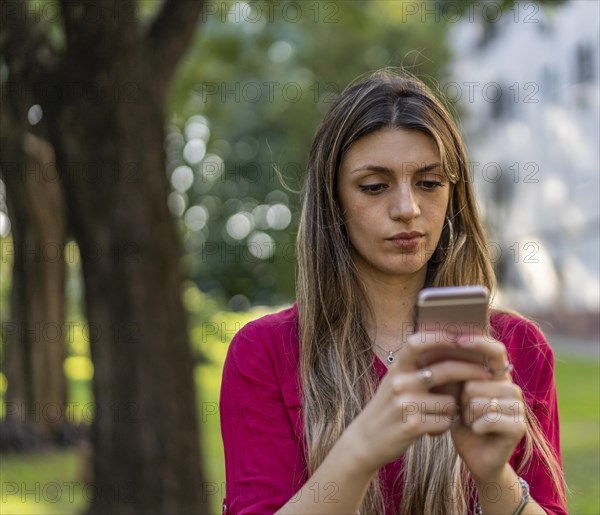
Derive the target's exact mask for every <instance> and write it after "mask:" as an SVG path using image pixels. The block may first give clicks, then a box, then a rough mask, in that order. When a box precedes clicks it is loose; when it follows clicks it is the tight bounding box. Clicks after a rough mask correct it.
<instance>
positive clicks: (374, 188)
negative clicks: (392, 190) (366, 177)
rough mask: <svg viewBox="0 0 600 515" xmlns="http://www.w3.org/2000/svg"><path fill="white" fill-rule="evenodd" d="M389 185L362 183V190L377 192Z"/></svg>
mask: <svg viewBox="0 0 600 515" xmlns="http://www.w3.org/2000/svg"><path fill="white" fill-rule="evenodd" d="M387 187H388V186H387V184H363V185H360V190H361V191H364V192H365V193H370V194H375V193H380V192H382V191H383V190H384V189H386V188H387Z"/></svg>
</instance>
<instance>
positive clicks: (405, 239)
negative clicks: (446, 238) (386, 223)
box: [388, 231, 423, 250]
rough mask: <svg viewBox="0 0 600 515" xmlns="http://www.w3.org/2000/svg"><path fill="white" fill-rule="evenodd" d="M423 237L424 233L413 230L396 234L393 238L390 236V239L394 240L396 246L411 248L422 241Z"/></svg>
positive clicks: (393, 243)
mask: <svg viewBox="0 0 600 515" xmlns="http://www.w3.org/2000/svg"><path fill="white" fill-rule="evenodd" d="M422 238H423V234H422V233H420V232H418V231H411V232H402V233H398V234H395V235H394V236H392V237H391V238H388V241H390V242H392V245H394V246H395V247H398V248H400V249H407V250H410V249H414V248H416V247H417V246H418V245H419V243H420V242H421V239H422Z"/></svg>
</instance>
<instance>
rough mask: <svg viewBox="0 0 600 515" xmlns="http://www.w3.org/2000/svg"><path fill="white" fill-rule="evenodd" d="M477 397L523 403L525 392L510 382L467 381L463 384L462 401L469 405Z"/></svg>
mask: <svg viewBox="0 0 600 515" xmlns="http://www.w3.org/2000/svg"><path fill="white" fill-rule="evenodd" d="M475 397H487V398H488V399H491V398H493V397H496V398H504V399H513V400H516V401H522V400H523V391H522V390H521V388H519V386H517V385H516V384H515V383H512V382H509V381H466V382H465V383H464V384H463V389H462V393H461V401H462V402H463V403H468V402H471V401H472V400H473V399H474V398H475Z"/></svg>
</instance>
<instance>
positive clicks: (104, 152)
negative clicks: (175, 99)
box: [48, 1, 208, 514]
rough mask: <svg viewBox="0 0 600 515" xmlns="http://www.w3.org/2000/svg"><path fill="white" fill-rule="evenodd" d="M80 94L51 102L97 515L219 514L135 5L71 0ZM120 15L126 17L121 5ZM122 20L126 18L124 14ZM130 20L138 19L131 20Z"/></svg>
mask: <svg viewBox="0 0 600 515" xmlns="http://www.w3.org/2000/svg"><path fill="white" fill-rule="evenodd" d="M63 4H64V12H63V15H64V17H65V28H66V33H67V48H68V54H67V60H66V61H65V67H64V74H65V75H64V79H63V83H66V84H70V85H72V87H74V90H73V91H72V92H70V93H69V95H67V96H64V97H63V96H61V92H59V91H56V94H58V95H59V96H60V98H64V100H65V104H64V105H62V106H61V107H62V108H61V109H60V110H56V111H55V112H54V111H53V110H52V108H53V106H56V105H60V103H59V102H48V110H49V112H50V120H51V124H52V130H51V134H52V135H53V143H54V147H55V149H56V152H57V161H58V164H59V169H60V172H61V178H62V182H63V184H64V187H65V191H66V198H67V204H68V209H69V213H70V219H71V220H72V228H73V232H74V235H75V237H76V239H77V242H78V244H79V247H80V252H81V256H82V270H83V276H84V283H85V300H86V307H87V318H88V323H89V325H90V329H91V330H90V346H91V352H92V359H93V362H94V368H95V374H94V381H93V389H94V395H95V399H96V406H97V414H96V418H95V421H94V424H93V428H92V440H93V447H94V475H95V485H96V495H95V501H94V502H93V503H91V504H90V508H89V513H90V514H96V513H97V514H104V513H123V514H125V513H132V514H133V513H139V514H141V513H206V512H207V511H208V506H207V505H206V503H205V501H204V499H203V498H202V496H201V492H202V485H203V475H202V472H201V465H200V450H199V436H198V433H199V432H198V424H197V419H196V404H195V387H194V382H193V359H192V354H191V349H190V347H189V339H188V332H187V321H186V316H185V312H184V308H183V304H182V301H181V282H182V275H181V271H180V250H179V242H178V239H177V235H176V232H175V227H174V224H173V221H172V217H171V214H170V212H169V210H168V208H167V196H168V193H169V184H168V180H167V176H166V171H165V162H166V156H165V153H164V150H163V144H164V126H165V114H164V102H165V93H166V91H165V89H164V88H165V86H166V84H168V77H166V76H165V75H164V73H163V72H162V71H161V70H160V68H158V69H157V68H155V67H153V66H152V65H151V63H152V62H153V60H152V59H151V58H150V56H149V54H148V46H147V44H146V40H145V39H144V38H143V37H140V35H141V31H140V30H139V26H138V25H137V23H136V21H135V19H133V18H129V16H128V14H127V12H128V11H127V5H126V4H127V2H121V3H117V2H108V1H107V2H103V3H102V4H101V5H102V6H104V7H105V8H106V9H107V11H106V13H107V14H106V17H105V18H102V17H101V16H95V17H93V18H92V17H86V12H85V9H86V6H85V5H83V4H81V3H80V2H75V1H73V2H66V1H65V2H64V3H63ZM111 9H112V10H111ZM119 13H120V14H119ZM123 13H125V14H123Z"/></svg>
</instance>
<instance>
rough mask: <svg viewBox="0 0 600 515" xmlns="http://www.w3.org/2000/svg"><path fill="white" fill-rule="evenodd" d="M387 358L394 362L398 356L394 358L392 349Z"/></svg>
mask: <svg viewBox="0 0 600 515" xmlns="http://www.w3.org/2000/svg"><path fill="white" fill-rule="evenodd" d="M387 360H388V362H389V363H393V362H394V361H395V360H396V358H394V356H392V353H391V351H390V353H389V355H388V357H387Z"/></svg>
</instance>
